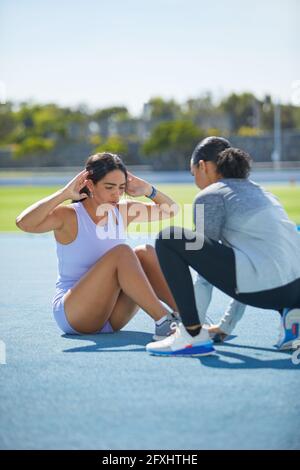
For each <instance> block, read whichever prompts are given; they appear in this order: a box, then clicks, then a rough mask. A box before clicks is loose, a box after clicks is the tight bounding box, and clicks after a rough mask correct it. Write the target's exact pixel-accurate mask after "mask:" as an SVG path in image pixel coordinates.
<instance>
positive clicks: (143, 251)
mask: <svg viewBox="0 0 300 470" xmlns="http://www.w3.org/2000/svg"><path fill="white" fill-rule="evenodd" d="M134 252H135V254H136V255H137V257H138V259H139V260H140V262H141V263H143V262H145V261H147V260H150V259H151V258H153V256H154V255H155V249H154V247H153V246H152V245H139V246H137V247H135V248H134Z"/></svg>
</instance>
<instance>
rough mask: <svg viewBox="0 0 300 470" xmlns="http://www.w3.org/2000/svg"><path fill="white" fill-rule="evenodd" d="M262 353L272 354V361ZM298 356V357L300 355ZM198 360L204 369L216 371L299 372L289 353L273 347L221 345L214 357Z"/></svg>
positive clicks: (299, 366)
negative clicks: (244, 351) (272, 370)
mask: <svg viewBox="0 0 300 470" xmlns="http://www.w3.org/2000/svg"><path fill="white" fill-rule="evenodd" d="M235 348H237V349H247V350H249V351H250V354H249V355H245V354H241V353H240V351H239V352H236V351H234V349H235ZM232 349H233V350H232ZM251 351H252V353H251ZM264 352H265V353H273V354H272V359H269V357H270V354H268V357H264V354H263V353H264ZM283 354H284V356H285V357H284V358H283V357H282V355H283ZM254 355H256V356H258V355H261V358H258V357H255V356H254ZM277 355H280V358H278V359H277V358H276V356H277ZM298 356H300V354H299V355H298ZM198 360H199V361H200V362H201V364H202V365H204V366H206V367H213V368H217V369H220V368H221V369H230V370H241V369H242V370H243V369H244V370H245V369H278V370H280V369H281V370H287V369H293V370H295V369H299V372H300V365H296V364H294V363H293V361H292V353H291V351H277V350H276V349H275V347H274V348H272V349H271V348H262V347H257V346H248V345H241V344H232V343H225V344H223V345H222V349H221V350H219V349H218V346H217V354H216V355H212V356H203V357H200V358H198Z"/></svg>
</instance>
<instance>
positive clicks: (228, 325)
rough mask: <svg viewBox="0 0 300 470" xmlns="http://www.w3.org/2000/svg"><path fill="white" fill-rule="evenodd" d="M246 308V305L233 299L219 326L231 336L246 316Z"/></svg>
mask: <svg viewBox="0 0 300 470" xmlns="http://www.w3.org/2000/svg"><path fill="white" fill-rule="evenodd" d="M246 307H247V306H246V305H244V304H241V303H240V302H238V301H237V300H235V299H232V300H231V302H230V303H229V305H228V307H227V310H226V312H225V313H224V315H223V317H222V318H221V320H220V322H219V323H218V325H217V326H218V327H219V328H220V329H221V330H222V331H224V333H227V334H228V335H229V334H230V333H231V332H232V331H233V330H234V328H235V326H236V324H237V322H238V321H240V319H241V318H242V316H243V315H244V313H245V309H246Z"/></svg>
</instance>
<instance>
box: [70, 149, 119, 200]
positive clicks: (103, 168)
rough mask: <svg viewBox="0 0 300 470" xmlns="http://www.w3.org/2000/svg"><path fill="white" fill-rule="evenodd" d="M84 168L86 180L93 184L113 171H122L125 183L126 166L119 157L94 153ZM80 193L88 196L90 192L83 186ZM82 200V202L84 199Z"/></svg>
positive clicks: (104, 153) (111, 154)
mask: <svg viewBox="0 0 300 470" xmlns="http://www.w3.org/2000/svg"><path fill="white" fill-rule="evenodd" d="M85 168H86V170H87V171H88V172H89V175H88V177H87V179H90V180H92V181H93V183H94V184H96V183H98V181H100V180H102V178H104V177H105V176H106V175H107V174H108V173H110V172H111V171H114V170H120V171H122V172H123V173H124V175H125V178H126V182H127V170H126V166H125V165H124V163H123V161H122V159H121V157H120V156H119V155H115V154H113V153H108V152H103V153H96V154H95V155H91V156H90V157H89V158H88V159H87V161H86V164H85ZM82 193H84V194H87V195H88V196H90V190H89V189H88V187H87V186H84V188H82V189H81V190H80V194H82ZM82 200H83V201H84V199H82ZM72 202H77V201H72Z"/></svg>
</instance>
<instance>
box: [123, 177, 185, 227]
mask: <svg viewBox="0 0 300 470" xmlns="http://www.w3.org/2000/svg"><path fill="white" fill-rule="evenodd" d="M126 192H127V194H129V195H130V196H133V197H138V196H150V194H151V192H152V185H151V184H150V183H148V182H147V181H145V180H142V179H141V178H137V177H136V176H134V175H132V174H131V173H129V178H128V184H127V189H126ZM152 201H153V202H151V203H144V202H139V201H128V202H127V203H126V204H121V205H120V208H121V210H126V215H127V221H128V223H127V225H129V224H130V222H154V221H156V220H163V219H170V218H172V217H174V216H175V215H176V214H177V213H178V211H179V206H178V205H177V204H176V202H175V201H174V200H173V199H172V198H170V197H169V196H168V195H167V194H165V193H163V192H161V191H157V194H156V196H155V197H154V198H153V199H152ZM124 206H125V207H124Z"/></svg>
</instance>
